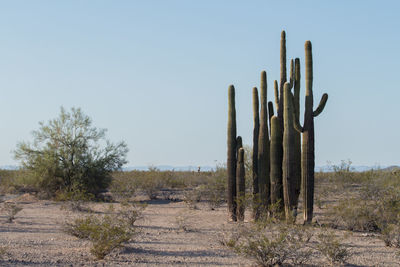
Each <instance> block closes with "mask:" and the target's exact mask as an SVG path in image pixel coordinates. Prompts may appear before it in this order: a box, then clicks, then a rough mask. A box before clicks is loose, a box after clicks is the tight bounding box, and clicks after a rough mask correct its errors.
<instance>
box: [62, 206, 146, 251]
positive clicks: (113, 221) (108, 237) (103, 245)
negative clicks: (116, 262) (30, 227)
mask: <svg viewBox="0 0 400 267" xmlns="http://www.w3.org/2000/svg"><path fill="white" fill-rule="evenodd" d="M144 207H145V206H141V205H139V206H137V205H135V204H129V203H124V204H123V205H122V210H120V211H119V212H118V213H117V214H107V215H103V216H99V215H98V216H95V215H90V216H87V217H85V218H77V219H75V220H74V221H73V222H71V223H66V224H65V226H64V231H65V232H66V233H68V234H70V235H73V236H76V237H78V238H82V239H88V240H90V241H91V242H92V248H91V250H90V252H91V253H92V255H94V256H95V257H96V258H97V259H103V258H104V257H105V256H106V255H108V254H109V253H110V252H111V251H113V250H114V249H116V248H118V247H121V246H123V244H125V243H127V242H129V241H130V240H131V239H132V237H133V235H134V234H135V232H136V228H135V227H134V224H135V222H136V220H137V219H138V218H139V217H140V214H141V211H142V210H143V209H144ZM111 211H112V210H111Z"/></svg>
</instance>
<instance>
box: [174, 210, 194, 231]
mask: <svg viewBox="0 0 400 267" xmlns="http://www.w3.org/2000/svg"><path fill="white" fill-rule="evenodd" d="M175 223H176V225H177V228H178V230H179V231H182V232H193V231H194V230H193V228H192V227H191V226H190V223H189V222H188V214H186V213H184V212H180V213H179V214H178V215H177V216H176V217H175Z"/></svg>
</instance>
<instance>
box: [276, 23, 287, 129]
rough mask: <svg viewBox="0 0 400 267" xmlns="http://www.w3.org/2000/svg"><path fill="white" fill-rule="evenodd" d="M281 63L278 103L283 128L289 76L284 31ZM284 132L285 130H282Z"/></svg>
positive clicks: (283, 32)
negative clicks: (284, 97) (284, 93)
mask: <svg viewBox="0 0 400 267" xmlns="http://www.w3.org/2000/svg"><path fill="white" fill-rule="evenodd" d="M280 63H281V69H280V74H281V79H280V83H279V103H278V106H277V107H278V110H277V113H278V118H279V121H280V123H281V127H283V112H284V111H283V101H282V97H283V86H284V84H285V82H286V81H287V76H286V75H287V74H286V33H285V31H282V33H281V49H280ZM282 130H283V128H282Z"/></svg>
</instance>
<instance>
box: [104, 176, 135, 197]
mask: <svg viewBox="0 0 400 267" xmlns="http://www.w3.org/2000/svg"><path fill="white" fill-rule="evenodd" d="M132 174H133V172H122V171H120V172H114V173H113V174H112V182H111V184H110V187H109V190H110V192H111V193H112V195H113V197H114V198H116V199H127V198H130V197H133V196H134V195H135V192H136V191H137V189H138V187H139V183H138V179H137V177H136V176H135V175H132Z"/></svg>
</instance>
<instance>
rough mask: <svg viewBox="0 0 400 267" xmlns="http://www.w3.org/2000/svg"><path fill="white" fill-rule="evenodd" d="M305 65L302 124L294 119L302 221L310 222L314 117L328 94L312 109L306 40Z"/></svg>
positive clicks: (311, 81)
mask: <svg viewBox="0 0 400 267" xmlns="http://www.w3.org/2000/svg"><path fill="white" fill-rule="evenodd" d="M304 47H305V65H306V75H305V76H306V77H305V78H306V94H305V108H304V125H303V126H301V125H300V122H299V121H298V120H294V123H295V124H294V126H295V128H296V130H297V131H299V132H301V133H302V139H303V141H302V153H301V182H302V192H303V204H304V210H303V213H304V222H305V223H310V222H311V220H312V216H313V205H314V167H315V154H314V153H315V152H314V117H316V116H318V115H319V114H320V113H321V112H322V111H323V109H324V107H325V104H326V101H327V100H328V95H327V94H324V95H323V96H322V98H321V101H320V103H319V105H318V107H317V109H316V110H315V111H313V91H312V83H313V61H312V47H311V42H310V41H306V43H305V45H304Z"/></svg>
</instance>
